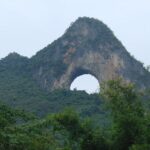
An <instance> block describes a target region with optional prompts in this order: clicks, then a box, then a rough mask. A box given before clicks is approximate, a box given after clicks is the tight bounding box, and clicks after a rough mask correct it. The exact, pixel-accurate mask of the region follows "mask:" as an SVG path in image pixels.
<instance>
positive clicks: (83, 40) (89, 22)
mask: <svg viewBox="0 0 150 150" xmlns="http://www.w3.org/2000/svg"><path fill="white" fill-rule="evenodd" d="M31 62H34V65H33V67H34V71H33V77H34V79H35V80H36V81H37V83H38V84H39V85H40V86H41V87H42V88H44V89H47V90H54V89H59V88H64V89H68V90H69V88H70V85H71V82H72V81H73V80H74V79H75V78H76V77H77V76H79V75H82V74H85V73H88V74H92V75H93V76H95V77H96V78H97V79H98V81H99V83H100V84H101V83H102V82H103V81H108V80H110V79H115V78H118V77H122V78H123V79H124V80H125V81H127V82H133V83H135V84H136V85H137V86H138V87H140V88H146V87H150V73H149V72H148V71H146V70H145V69H144V67H143V65H142V64H141V63H140V62H139V61H137V60H135V59H134V58H133V57H132V56H131V55H130V54H129V53H128V52H127V50H126V49H125V48H124V46H123V45H122V43H121V42H120V41H119V40H118V39H117V38H116V37H115V36H114V34H113V32H112V31H111V30H110V29H109V28H108V27H107V26H106V25H105V24H103V23H102V22H100V21H98V20H96V19H93V18H87V17H83V18H79V19H78V20H77V21H75V22H74V23H73V24H72V25H71V26H70V27H69V28H68V29H67V31H66V33H65V34H64V35H63V36H62V37H60V38H59V39H58V40H56V41H54V42H53V43H52V44H51V45H48V46H47V47H46V48H44V49H43V50H42V51H39V52H38V53H37V54H36V55H35V56H34V57H32V58H31ZM35 62H36V63H35Z"/></svg>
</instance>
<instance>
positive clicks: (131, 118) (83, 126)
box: [0, 80, 150, 150]
mask: <svg viewBox="0 0 150 150" xmlns="http://www.w3.org/2000/svg"><path fill="white" fill-rule="evenodd" d="M75 92H76V93H78V92H77V91H75ZM148 92H149V91H147V93H148ZM58 93H59V94H58ZM60 93H61V94H60ZM67 94H68V95H69V94H70V93H69V92H67V91H63V92H60V91H55V94H54V95H55V96H56V98H58V95H59V96H60V97H64V99H65V96H64V95H67ZM70 95H71V96H72V98H73V99H76V100H77V101H78V97H77V96H76V97H75V96H73V95H72V94H70ZM74 95H76V94H74ZM66 97H67V96H66ZM94 97H96V98H95V99H97V96H95V95H93V99H94ZM99 97H102V99H103V100H102V99H101V101H102V102H99V103H98V102H97V105H98V106H99V107H100V105H102V104H101V103H103V106H104V107H103V112H107V113H104V114H105V115H104V116H105V117H107V119H106V120H107V121H105V123H104V122H103V119H104V118H101V117H98V118H97V119H96V120H95V119H93V120H95V121H93V120H92V118H93V117H94V115H84V114H81V113H80V111H78V110H77V109H76V108H72V107H68V108H65V109H64V110H63V111H61V112H56V113H54V112H53V113H50V114H48V115H47V116H45V117H39V116H36V115H35V114H32V113H27V112H25V111H24V110H19V109H13V108H11V107H9V106H7V105H5V104H2V103H1V104H0V150H149V149H150V113H149V106H148V99H149V96H148V94H144V92H143V91H138V90H137V89H136V87H134V86H133V85H132V84H126V83H124V82H123V81H121V80H115V81H114V80H113V81H109V82H108V83H105V84H104V85H103V86H102V88H101V94H100V95H99ZM80 98H81V97H80ZM83 98H85V97H84V96H83ZM143 99H144V100H143ZM91 100H92V99H91ZM143 101H144V103H143ZM145 101H147V103H146V105H145ZM98 106H97V107H98ZM93 111H94V110H93ZM98 113H100V114H102V112H101V111H97V113H96V114H98ZM96 114H95V115H96ZM87 116H89V117H87ZM104 116H103V117H104Z"/></svg>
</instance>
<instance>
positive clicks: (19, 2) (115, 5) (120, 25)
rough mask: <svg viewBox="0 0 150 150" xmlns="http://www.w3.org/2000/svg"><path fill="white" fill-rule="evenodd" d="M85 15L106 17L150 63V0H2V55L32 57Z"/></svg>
mask: <svg viewBox="0 0 150 150" xmlns="http://www.w3.org/2000/svg"><path fill="white" fill-rule="evenodd" d="M81 16H88V17H94V18H97V19H99V20H102V21H103V22H104V23H106V24H107V25H108V26H109V27H110V28H111V30H113V32H114V34H115V35H116V36H117V38H118V39H119V40H121V41H122V43H123V45H124V46H125V47H126V48H127V50H128V51H129V52H130V53H131V54H132V55H134V56H135V58H137V59H138V60H140V61H142V62H144V64H146V65H149V64H150V59H149V57H150V0H0V58H2V57H5V56H6V55H8V53H10V52H13V51H15V52H18V53H19V54H21V55H24V56H28V57H31V56H32V55H34V54H35V53H36V52H37V51H39V50H40V49H42V48H43V47H45V46H46V45H48V44H50V43H51V42H52V41H54V40H55V39H57V38H58V37H59V36H61V35H62V34H63V33H64V31H65V30H66V28H68V26H69V25H70V23H71V22H73V21H75V20H76V19H77V18H78V17H81Z"/></svg>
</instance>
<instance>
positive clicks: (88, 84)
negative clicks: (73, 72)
mask: <svg viewBox="0 0 150 150" xmlns="http://www.w3.org/2000/svg"><path fill="white" fill-rule="evenodd" d="M70 90H77V91H85V92H87V93H88V94H93V93H99V92H100V84H99V81H98V80H97V78H96V77H94V76H93V75H91V74H83V75H79V76H77V77H76V78H75V79H74V80H73V81H72V83H71V86H70Z"/></svg>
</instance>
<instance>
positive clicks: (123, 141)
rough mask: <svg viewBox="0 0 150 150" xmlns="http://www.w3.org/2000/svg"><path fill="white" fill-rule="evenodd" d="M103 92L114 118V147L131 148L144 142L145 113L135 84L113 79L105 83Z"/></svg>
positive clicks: (125, 149)
mask: <svg viewBox="0 0 150 150" xmlns="http://www.w3.org/2000/svg"><path fill="white" fill-rule="evenodd" d="M102 94H103V96H104V97H105V99H106V101H108V108H109V110H110V111H111V116H112V120H113V127H112V138H113V146H112V147H113V149H117V150H129V148H130V147H131V146H132V145H134V144H143V143H144V142H145V141H146V137H145V135H144V134H145V130H144V127H145V126H144V125H145V119H144V118H145V115H144V109H143V106H142V104H141V101H140V100H139V94H138V93H137V91H136V89H135V88H134V86H133V85H132V84H127V83H125V82H123V81H122V80H121V79H118V80H112V81H109V82H108V83H107V84H104V85H103V90H102Z"/></svg>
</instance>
